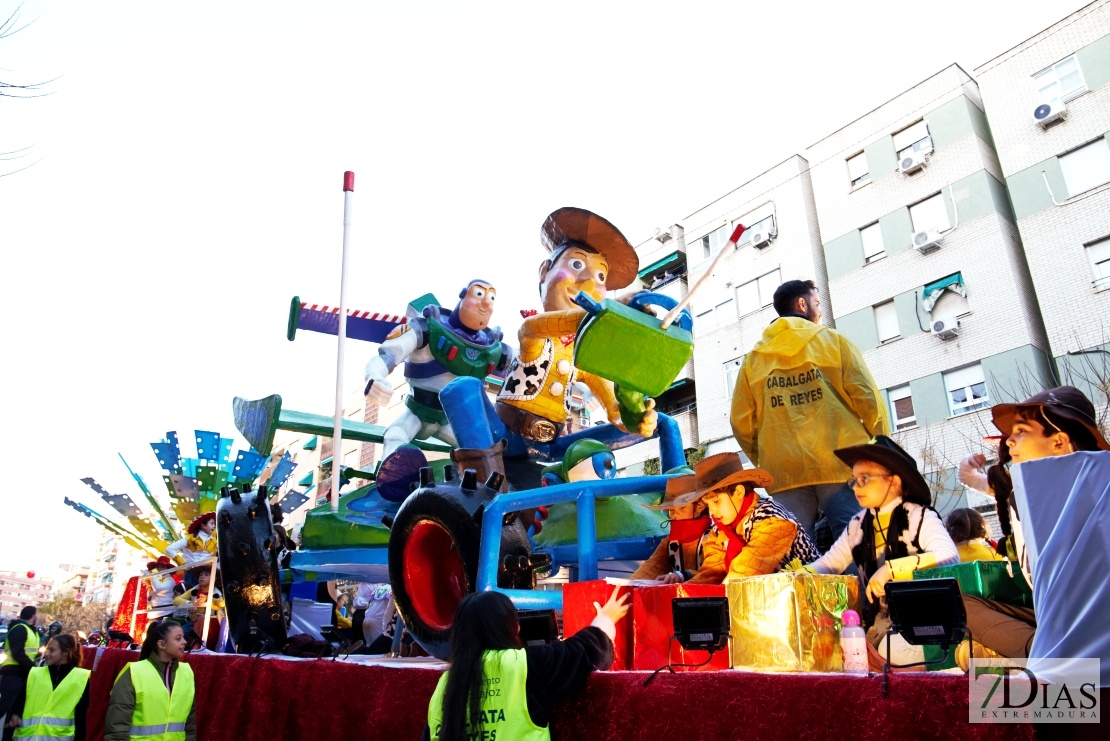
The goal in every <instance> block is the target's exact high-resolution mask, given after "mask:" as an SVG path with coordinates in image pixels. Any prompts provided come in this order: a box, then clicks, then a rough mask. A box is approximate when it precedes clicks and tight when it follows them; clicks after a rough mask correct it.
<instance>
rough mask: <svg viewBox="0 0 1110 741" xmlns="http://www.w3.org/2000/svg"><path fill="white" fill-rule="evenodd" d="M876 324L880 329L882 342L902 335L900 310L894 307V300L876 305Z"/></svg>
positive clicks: (880, 340) (880, 341)
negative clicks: (899, 323)
mask: <svg viewBox="0 0 1110 741" xmlns="http://www.w3.org/2000/svg"><path fill="white" fill-rule="evenodd" d="M875 326H876V327H877V328H878V330H879V343H880V344H881V343H883V342H889V341H890V340H895V339H898V338H899V337H901V336H902V333H901V332H900V331H899V330H898V312H897V311H896V310H895V308H894V302H893V301H887V302H886V303H882V304H879V305H878V306H876V307H875Z"/></svg>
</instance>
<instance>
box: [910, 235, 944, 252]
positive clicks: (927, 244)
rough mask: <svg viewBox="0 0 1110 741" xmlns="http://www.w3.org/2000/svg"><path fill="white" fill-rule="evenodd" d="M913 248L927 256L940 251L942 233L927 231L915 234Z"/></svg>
mask: <svg viewBox="0 0 1110 741" xmlns="http://www.w3.org/2000/svg"><path fill="white" fill-rule="evenodd" d="M913 246H914V249H916V250H917V251H918V252H920V253H921V254H923V255H927V254H929V253H930V252H932V251H934V250H939V249H940V232H938V231H937V230H936V229H925V230H923V231H920V232H914V233H913Z"/></svg>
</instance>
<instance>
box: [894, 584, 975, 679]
mask: <svg viewBox="0 0 1110 741" xmlns="http://www.w3.org/2000/svg"><path fill="white" fill-rule="evenodd" d="M885 592H886V605H887V609H888V610H889V611H890V622H891V624H890V629H889V630H888V631H887V634H886V663H885V664H884V665H883V697H886V694H887V688H888V684H889V678H890V670H891V669H893V668H897V669H904V668H907V667H911V666H925V665H928V664H939V663H942V662H944V661H946V660H947V659H948V651H949V648H950V647H951V646H952V645H954V644H958V643H959V642H960V641H962V640H963V639H964V636H965V635H966V636H967V637H968V638H970V637H971V631H970V630H968V628H967V611H966V610H965V609H964V600H963V593H962V592H961V591H960V583H959V582H958V581H956V580H955V579H952V578H946V579H915V580H911V581H891V582H887V585H886V589H885ZM894 634H898V635H900V636H902V638H903V639H904V640H905V641H906V643H909V644H911V645H913V646H940V647H941V648H942V649H944V656H942V657H941V658H939V659H934V660H933V661H920V662H917V663H914V664H891V663H890V637H891V636H892V635H894Z"/></svg>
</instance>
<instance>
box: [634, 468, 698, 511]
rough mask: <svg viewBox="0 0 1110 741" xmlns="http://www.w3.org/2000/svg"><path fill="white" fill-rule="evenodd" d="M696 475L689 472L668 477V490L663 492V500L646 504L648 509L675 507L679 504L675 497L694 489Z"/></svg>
mask: <svg viewBox="0 0 1110 741" xmlns="http://www.w3.org/2000/svg"><path fill="white" fill-rule="evenodd" d="M695 480H696V477H695V476H694V474H692V473H689V474H686V475H685V476H674V477H672V478H669V479H667V490H666V492H665V493H664V494H663V501H662V502H660V503H659V504H645V505H644V506H645V507H647V508H648V509H656V510H660V509H664V510H670V509H674V508H675V507H677V506H678V505H676V504H675V498H676V497H679V496H681V495H683V494H689V493H690V492H692V491H693V490H694V481H695Z"/></svg>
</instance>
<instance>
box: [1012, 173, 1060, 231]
mask: <svg viewBox="0 0 1110 741" xmlns="http://www.w3.org/2000/svg"><path fill="white" fill-rule="evenodd" d="M1042 172H1043V173H1044V174H1045V175H1047V176H1048V183H1049V185H1050V186H1052V194H1054V195H1055V196H1056V200H1057V201H1058V202H1063V201H1064V199H1065V198H1067V195H1068V189H1067V186H1065V184H1064V173H1063V171H1062V170H1061V169H1060V160H1058V159H1057V158H1056V157H1051V158H1049V159H1047V160H1044V161H1043V162H1038V163H1037V164H1035V165H1033V166H1032V167H1027V168H1025V169H1024V170H1021V171H1019V172H1015V173H1014V174H1013V175H1011V176H1010V177H1008V178H1006V189H1007V190H1008V191H1009V192H1010V203H1012V204H1013V207H1014V218H1015V219H1017V220H1018V221H1020V220H1022V219H1024V218H1025V217H1027V216H1032V215H1033V214H1037V213H1040V212H1041V211H1044V210H1045V209H1046V208H1052V207H1053V205H1052V195H1050V194H1049V192H1048V188H1046V187H1045V184H1044V177H1043V176H1042V175H1041V173H1042Z"/></svg>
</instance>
